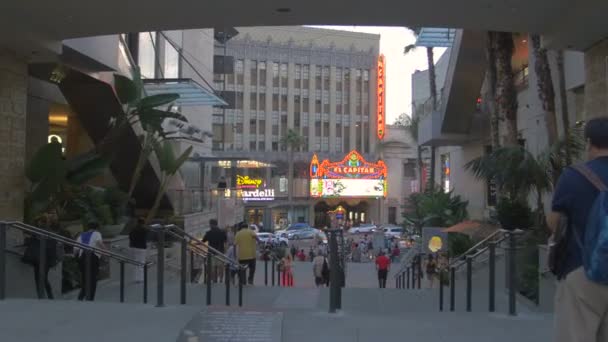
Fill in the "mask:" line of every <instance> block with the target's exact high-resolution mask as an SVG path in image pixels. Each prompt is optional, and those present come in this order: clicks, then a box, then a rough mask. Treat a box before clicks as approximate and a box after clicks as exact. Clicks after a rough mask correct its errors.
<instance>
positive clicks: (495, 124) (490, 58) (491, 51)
mask: <svg viewBox="0 0 608 342" xmlns="http://www.w3.org/2000/svg"><path fill="white" fill-rule="evenodd" d="M486 58H487V62H488V71H487V72H486V82H487V85H488V89H487V91H486V93H484V94H483V96H484V101H483V103H485V104H486V106H487V109H488V111H489V112H490V131H491V132H490V136H491V142H492V149H493V150H496V149H498V148H499V147H500V119H499V117H498V111H497V110H496V32H493V31H488V34H487V43H486Z"/></svg>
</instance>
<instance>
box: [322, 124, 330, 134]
mask: <svg viewBox="0 0 608 342" xmlns="http://www.w3.org/2000/svg"><path fill="white" fill-rule="evenodd" d="M323 136H324V137H328V136H329V122H324V123H323Z"/></svg>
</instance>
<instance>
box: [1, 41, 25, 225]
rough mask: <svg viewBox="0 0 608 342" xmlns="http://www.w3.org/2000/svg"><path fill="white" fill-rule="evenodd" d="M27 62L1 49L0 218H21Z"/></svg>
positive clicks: (23, 180) (23, 190)
mask: <svg viewBox="0 0 608 342" xmlns="http://www.w3.org/2000/svg"><path fill="white" fill-rule="evenodd" d="M27 78H28V76H27V63H26V62H25V61H22V60H20V59H19V58H18V57H16V56H13V55H11V54H9V53H6V54H5V53H3V52H0V143H2V146H3V148H2V150H1V151H0V217H1V218H2V219H3V220H23V199H24V192H25V140H26V131H25V118H26V104H27Z"/></svg>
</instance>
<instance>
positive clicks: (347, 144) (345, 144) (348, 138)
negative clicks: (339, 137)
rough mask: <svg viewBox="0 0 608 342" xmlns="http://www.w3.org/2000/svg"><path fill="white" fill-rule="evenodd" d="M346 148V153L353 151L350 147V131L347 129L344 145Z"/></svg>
mask: <svg viewBox="0 0 608 342" xmlns="http://www.w3.org/2000/svg"><path fill="white" fill-rule="evenodd" d="M342 147H343V148H344V150H345V151H348V150H350V149H351V146H350V129H348V128H346V129H345V130H344V145H343V146H342Z"/></svg>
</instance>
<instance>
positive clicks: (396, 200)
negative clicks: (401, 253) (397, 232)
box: [379, 125, 417, 223]
mask: <svg viewBox="0 0 608 342" xmlns="http://www.w3.org/2000/svg"><path fill="white" fill-rule="evenodd" d="M379 151H380V158H382V159H383V160H384V162H385V163H386V167H387V169H388V177H387V181H388V197H387V199H386V200H385V205H384V206H383V208H382V216H381V219H382V223H386V222H388V211H389V207H396V208H397V223H401V222H402V213H403V208H402V206H403V205H404V204H405V199H406V198H407V197H408V196H409V195H410V193H411V181H413V180H415V179H416V178H415V177H412V178H410V177H405V176H404V173H403V171H404V170H403V169H404V164H405V163H406V162H408V160H412V161H414V160H415V159H416V158H417V155H416V142H415V141H414V140H413V139H412V137H411V135H410V134H409V132H408V130H407V129H406V128H404V127H398V126H391V125H389V126H387V129H386V137H385V138H384V141H383V142H382V145H380V147H379ZM414 163H415V161H414Z"/></svg>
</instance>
